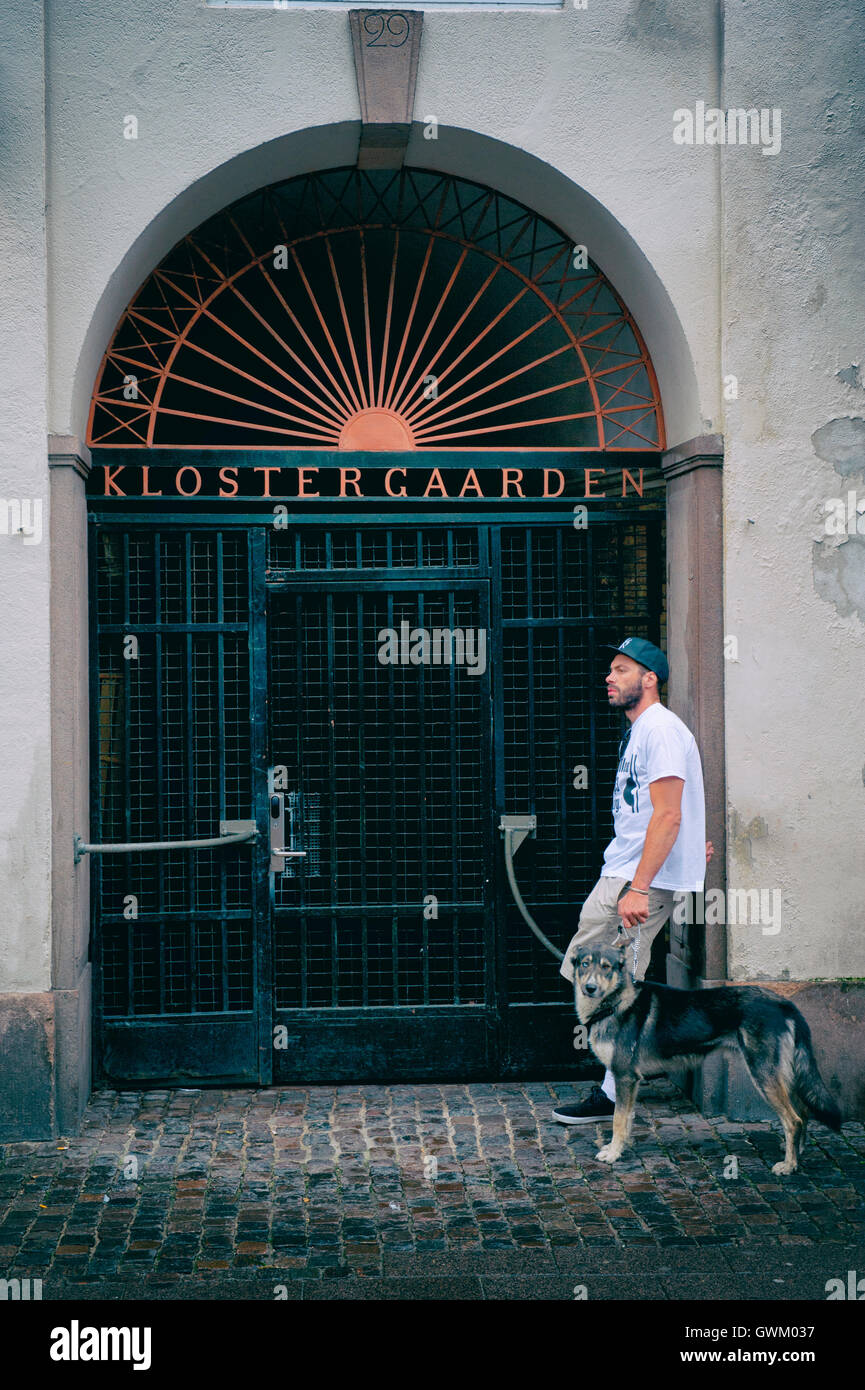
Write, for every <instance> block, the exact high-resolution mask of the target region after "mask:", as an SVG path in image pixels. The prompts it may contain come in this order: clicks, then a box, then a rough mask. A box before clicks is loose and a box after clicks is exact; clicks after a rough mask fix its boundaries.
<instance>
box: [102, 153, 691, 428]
mask: <svg viewBox="0 0 865 1390" xmlns="http://www.w3.org/2000/svg"><path fill="white" fill-rule="evenodd" d="M88 438H89V442H90V443H91V444H93V445H111V446H114V447H118V446H120V447H129V448H135V447H138V448H142V447H150V448H153V447H166V448H183V447H187V448H190V447H196V448H207V447H210V448H226V447H228V448H232V447H234V448H237V447H246V448H279V449H362V450H363V449H374V450H378V449H382V450H387V449H418V450H434V449H440V450H441V449H446V450H455V449H459V450H470V449H539V450H544V449H624V450H626V449H632V450H633V449H641V450H642V449H660V448H661V447H663V424H662V418H661V407H660V401H659V396H658V389H657V383H656V381H655V375H654V372H653V370H652V365H651V362H650V361H649V357H648V353H647V351H646V348H645V346H644V345H643V342H642V339H641V338H640V335H639V332H638V330H637V328H636V325H635V324H634V322H633V320H632V319H631V316H630V314H629V313H628V311H627V309H626V308H625V307H624V305H623V304H622V302H621V300H620V299H619V298H618V296H617V295H616V293H615V291H614V290H613V289H612V287H611V286H610V284H609V283H608V282H607V281H606V279H605V278H604V276H603V275H602V274H601V272H600V271H599V270H598V269H596V268H595V267H594V266H593V265H592V264H591V262H588V261H586V258H585V256H584V255H582V254H581V252H580V251H579V250H578V249H577V248H575V247H574V245H573V243H572V242H570V241H568V240H567V238H565V237H564V236H563V235H562V233H561V232H559V231H557V230H556V228H554V227H553V226H551V225H550V224H549V223H547V222H545V221H543V220H542V219H541V218H539V217H537V216H536V215H535V214H534V213H532V212H530V211H529V210H528V209H527V208H525V207H522V206H521V205H520V204H518V203H516V202H513V201H512V200H511V199H508V198H505V197H503V196H502V195H501V194H499V193H496V192H494V191H493V190H491V189H487V188H482V187H480V186H479V185H476V184H472V183H468V182H466V181H464V180H461V179H455V178H450V177H447V176H444V175H441V174H435V173H430V172H427V171H423V170H417V169H403V170H400V171H399V172H398V173H394V172H392V171H374V170H359V169H355V168H352V169H342V170H330V171H328V172H326V173H318V174H308V175H303V176H301V177H299V178H294V179H291V180H289V181H287V182H285V183H281V184H275V185H273V186H271V187H269V188H266V189H264V190H262V191H261V192H258V193H256V194H254V195H252V196H250V197H247V198H245V199H243V200H242V201H241V202H239V203H236V204H235V205H234V206H233V207H231V208H229V209H228V210H227V211H225V212H222V213H220V214H219V215H218V216H216V217H213V218H211V219H210V220H209V221H208V222H205V223H204V224H203V225H202V226H201V227H199V228H198V230H197V231H195V232H194V233H192V234H191V235H189V236H187V237H185V238H184V239H183V241H181V242H180V243H179V244H178V245H177V246H176V247H175V248H174V250H173V251H172V252H171V253H170V254H169V255H168V256H166V258H165V259H164V260H163V261H162V263H161V264H160V265H159V266H158V268H157V269H156V270H154V272H153V273H152V275H151V276H150V277H149V279H148V280H147V281H146V283H145V284H144V285H143V286H142V288H141V289H140V290H139V292H138V294H137V295H136V296H135V298H134V300H133V301H132V303H131V304H130V306H129V308H128V309H127V310H126V312H125V313H124V315H123V317H122V319H121V321H120V323H119V325H118V327H117V329H116V331H115V334H114V337H113V339H112V341H111V345H110V347H109V349H108V352H107V353H106V355H105V358H104V361H103V363H102V367H101V369H100V372H99V377H98V380H97V384H96V389H95V391H94V394H93V401H92V406H91V414H90V425H89V433H88Z"/></svg>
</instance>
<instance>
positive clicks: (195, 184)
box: [48, 0, 719, 442]
mask: <svg viewBox="0 0 865 1390" xmlns="http://www.w3.org/2000/svg"><path fill="white" fill-rule="evenodd" d="M659 6H660V7H661V9H660V12H659V8H658V7H659ZM110 8H111V7H110V6H107V3H106V0H83V3H81V4H78V5H76V6H75V7H74V8H71V7H69V6H68V5H66V4H63V3H57V2H56V0H50V24H49V44H48V55H49V56H48V64H49V73H50V82H51V90H52V102H51V110H50V126H51V153H50V159H51V164H50V170H51V227H52V233H53V235H52V249H51V283H52V291H53V296H54V297H53V299H52V306H53V309H54V315H53V324H52V329H53V331H52V343H51V363H52V370H51V398H50V399H51V406H50V409H51V420H52V428H53V429H56V430H57V431H58V432H67V431H69V432H72V433H76V432H77V433H80V432H81V431H82V430H83V427H84V422H83V411H84V408H85V405H86V400H87V397H88V396H89V393H90V389H91V384H92V377H93V374H94V373H95V370H96V367H97V366H98V359H99V355H100V354H101V352H102V351H103V350H104V347H105V346H106V343H107V339H108V336H109V335H110V332H111V330H112V328H113V326H114V321H116V318H117V317H118V316H119V314H120V312H122V309H123V307H124V305H125V303H126V302H127V300H128V298H129V297H130V296H131V294H132V293H134V291H135V289H136V288H137V285H138V283H140V281H141V280H142V279H143V278H144V277H145V275H146V274H147V272H148V271H149V270H150V269H151V267H152V265H153V263H154V262H155V261H157V260H158V259H159V257H160V256H161V255H162V254H164V252H165V251H167V250H168V249H169V248H170V246H171V245H172V244H173V242H174V241H175V240H176V239H177V237H178V236H179V235H181V234H182V233H183V232H184V231H186V230H189V229H191V227H193V226H195V225H196V223H198V222H200V221H201V220H202V219H203V218H204V217H205V216H207V215H208V214H209V213H210V212H212V211H215V210H217V208H219V207H220V206H222V205H224V203H225V202H226V201H228V200H229V199H232V198H236V197H239V196H240V195H241V194H242V193H244V192H246V191H247V190H248V189H250V188H253V187H255V186H256V185H257V184H260V183H262V182H267V181H271V180H275V179H278V178H283V177H289V176H290V175H292V174H294V173H297V172H301V171H302V169H303V168H304V167H316V165H318V167H321V165H322V163H324V164H325V165H327V164H331V165H336V164H339V163H342V162H353V158H354V153H355V150H356V128H353V127H351V126H346V125H345V123H347V122H348V123H352V122H356V121H357V120H358V119H359V115H360V110H359V104H358V97H357V88H356V83H355V76H354V66H353V63H352V59H351V44H350V36H349V27H348V16H347V14H345V13H344V12H341V11H322V10H317V11H316V10H310V11H301V12H298V11H279V10H271V9H266V10H263V11H240V10H232V11H224V10H213V9H206V8H204V7H202V6H200V5H197V4H196V3H195V0H148V3H147V5H145V6H131V7H129V8H128V9H126V8H124V10H123V14H122V18H117V19H116V20H112V19H110V17H108V11H109V10H110ZM659 13H660V18H659ZM683 67H684V69H685V70H686V71H687V73H688V74H689V76H688V78H687V80H686V79H684V78H683V77H682V71H683ZM716 72H717V53H716V38H715V12H714V5H713V3H712V2H711V0H697V3H696V4H695V2H694V0H657V4H655V5H649V6H648V9H647V6H646V0H604V3H603V4H602V5H601V4H594V3H593V4H592V5H590V8H589V10H586V11H578V10H575V9H573V7H572V6H571V7H569V8H567V9H564V10H562V11H561V12H558V13H552V14H532V13H526V12H522V13H514V14H503V13H496V12H486V13H480V14H471V13H460V12H446V13H429V12H428V13H427V14H426V15H425V17H424V36H423V44H422V50H421V60H420V68H419V74H418V93H417V102H416V114H417V116H418V117H419V118H420V117H424V116H426V115H427V114H433V115H435V116H436V117H437V118H438V120H439V122H440V126H441V128H442V129H441V138H440V140H439V141H438V142H433V141H424V140H423V139H422V137H420V136H416V137H415V139H414V141H413V146H412V148H411V150H410V152H409V159H410V161H411V160H414V161H415V162H417V163H423V164H428V165H431V166H435V165H439V166H440V167H446V168H449V169H451V171H452V172H462V173H465V174H467V175H469V176H474V177H479V178H480V179H481V180H482V181H492V182H494V183H497V184H498V185H499V186H501V187H502V188H503V191H505V192H509V193H511V194H513V195H514V196H515V197H518V198H523V199H524V200H526V201H531V202H533V204H534V205H535V206H536V207H537V210H538V211H540V212H542V213H546V214H547V215H550V216H553V215H555V216H556V218H557V220H558V221H559V222H560V223H562V225H564V229H565V230H566V231H568V232H570V233H572V234H573V235H574V236H575V238H576V239H577V240H582V241H585V242H586V244H587V246H588V249H589V253H590V255H592V256H593V257H594V258H595V259H596V260H597V261H598V263H599V264H600V265H601V266H602V268H603V269H605V270H607V271H608V273H610V274H611V276H612V278H613V280H614V283H616V281H617V280H618V281H619V283H620V287H621V290H622V293H623V294H625V295H626V298H627V297H628V296H627V290H632V291H633V293H631V295H630V301H631V302H630V304H629V307H631V308H632V310H633V312H634V313H635V314H636V315H637V317H638V319H639V317H640V309H641V308H644V307H646V306H644V305H643V304H642V303H640V302H639V301H640V298H641V294H642V293H643V290H642V289H641V283H640V282H641V280H642V281H646V280H648V279H649V278H650V277H652V276H653V274H654V275H656V276H657V277H658V279H659V282H660V286H663V291H662V293H666V294H667V295H668V296H669V298H670V301H671V305H672V307H671V309H670V314H671V316H672V317H675V315H678V316H679V318H680V320H681V324H682V326H683V327H684V333H685V337H684V338H683V339H682V341H683V342H684V341H685V338H686V339H687V343H688V344H689V346H690V349H691V353H692V354H693V359H694V361H695V363H696V366H697V376H698V380H699V383H700V392H701V396H702V406H701V407H700V406H698V405H697V403H696V400H697V391H696V389H695V387H694V382H693V366H692V365H691V362H690V361H689V360H688V354H687V353H686V352H684V351H681V350H680V351H679V355H678V357H676V356H675V353H673V354H672V356H671V359H670V362H669V363H668V364H666V368H667V381H666V383H665V396H666V403H667V414H668V417H670V432H671V436H674V439H673V442H678V441H679V440H680V439H682V438H688V437H690V436H692V435H694V434H696V433H699V432H700V430H701V429H702V428H703V420H704V419H705V420H709V421H711V422H712V426H713V427H715V426H717V423H718V411H719V406H718V371H717V343H718V302H717V284H718V274H717V265H718V262H717V232H718V212H717V170H716V169H715V168H713V167H712V166H711V163H710V162H705V163H704V164H703V165H702V166H700V167H699V168H688V167H686V165H685V164H684V163H683V161H682V160H681V159H677V158H676V157H675V156H676V153H677V151H676V148H675V147H674V145H673V143H672V138H671V132H672V112H673V109H674V108H675V107H676V106H677V105H679V104H680V97H684V96H685V94H686V93H687V92H688V91H689V90H690V85H691V82H692V81H697V82H698V84H699V87H700V90H701V91H709V92H711V91H712V90H713V89H714V82H715V80H716V78H715V74H716ZM127 114H132V115H136V116H137V117H138V121H139V138H138V140H137V141H131V140H124V138H123V118H124V116H125V115H127ZM328 127H330V128H331V129H332V135H330V134H329V133H328V130H327V129H326V128H328ZM322 128H325V129H324V130H322ZM310 129H312V130H314V131H318V132H319V138H318V140H317V141H316V140H313V139H312V138H311V137H306V138H304V139H303V140H299V141H295V142H292V141H291V140H285V139H284V137H286V136H288V135H289V134H290V133H291V132H302V131H304V130H307V131H308V130H310ZM460 130H465V131H469V132H477V133H479V134H480V135H481V136H482V137H485V140H486V142H489V141H495V142H499V144H500V145H502V146H505V147H508V146H510V147H512V148H513V149H515V150H516V151H522V152H524V153H525V155H526V156H531V157H532V158H534V160H536V161H539V164H538V167H537V169H536V171H535V173H534V175H533V176H532V178H531V184H529V183H527V182H524V181H523V180H522V179H521V177H520V171H519V168H518V161H515V159H514V158H513V157H512V156H510V155H507V154H505V155H504V156H503V158H502V159H501V160H500V161H497V160H496V159H495V157H493V158H492V160H491V155H490V152H489V149H486V150H485V151H483V152H480V151H479V149H478V147H477V144H475V146H474V147H472V146H471V142H468V147H465V148H464V144H465V142H461V139H460V137H459V135H458V134H457V133H456V132H457V131H460ZM274 142H277V143H274ZM279 142H282V143H279ZM262 147H264V150H265V152H266V153H267V154H269V156H270V158H269V159H267V158H262V157H259V158H258V159H255V158H254V157H251V158H249V159H246V160H243V159H242V156H243V155H244V153H245V152H249V151H256V150H259V151H261V149H262ZM313 159H314V161H315V162H313ZM232 160H238V161H239V162H238V164H237V165H236V166H235V168H234V169H233V170H232V169H230V168H229V171H228V173H227V174H226V177H224V178H222V179H219V178H210V179H208V175H209V174H210V171H213V170H219V169H220V167H221V166H226V165H229V163H230V161H232ZM524 162H525V164H526V165H528V164H529V163H530V160H529V159H528V158H527V159H526V160H525V161H524ZM458 164H459V165H460V167H458V168H457V167H455V166H456V165H458ZM253 170H254V171H255V174H254V176H253V172H252V171H253ZM547 171H550V172H552V173H555V172H556V171H558V180H559V183H560V190H559V191H558V193H556V192H554V190H553V187H552V182H553V181H554V180H547V181H546V182H547V183H548V184H549V186H547V187H545V178H544V174H545V172H547ZM202 181H203V182H202ZM574 186H577V187H578V188H582V189H584V190H586V193H587V194H588V195H590V199H591V198H593V199H595V200H597V203H598V204H600V205H602V206H603V207H606V208H607V209H608V210H609V214H608V218H607V220H608V223H609V224H610V225H609V227H608V228H607V229H606V230H605V231H604V232H603V233H602V230H601V228H600V227H597V228H593V227H592V226H591V225H590V228H589V234H588V235H585V228H586V221H587V219H586V217H584V216H583V215H582V206H583V205H582V204H581V201H580V198H579V196H578V195H577V192H576V189H575V187H574ZM567 188H570V190H571V191H570V198H569V197H568V195H567V193H566V192H565V190H566V189H567ZM196 189H197V190H198V192H199V194H200V197H199V198H198V200H197V205H196V199H195V198H194V197H192V198H190V197H189V191H190V190H196ZM217 190H218V195H217ZM176 200H180V202H181V203H182V206H183V212H184V220H183V225H179V224H178V220H177V219H175V218H174V217H172V209H173V208H174V206H175V203H176ZM545 202H549V203H550V206H544V205H543V204H544V203H545ZM154 219H156V220H157V222H158V223H159V224H160V225H159V226H157V227H154V225H153V224H154ZM589 223H591V218H589ZM617 223H618V224H619V226H618V228H617V225H616V224H617ZM148 228H151V229H152V235H150V236H148V235H147V229H148ZM139 238H143V239H142V240H141V242H140V244H139V245H138V247H137V249H136V255H135V256H134V257H133V258H131V259H130V258H129V248H130V247H133V246H135V244H136V242H137V241H138V240H139ZM629 239H630V241H631V243H632V244H634V245H635V246H636V247H639V248H641V250H642V252H643V253H644V256H645V257H646V258H647V260H646V261H645V262H644V269H645V271H646V274H645V275H644V276H642V277H636V276H632V277H631V278H632V280H633V283H632V284H628V285H621V279H622V276H621V275H617V274H616V272H617V270H618V269H619V268H620V266H622V265H623V264H626V263H627V259H628V252H627V250H626V248H625V243H627V242H628V240H629ZM619 243H621V244H619ZM133 265H134V273H133ZM651 267H653V268H654V270H652V269H651ZM624 273H625V278H626V279H627V278H628V276H627V272H626V271H625V272H624ZM136 277H137V278H136ZM113 290H116V293H113V292H112V291H113ZM635 297H636V300H637V301H638V302H633V301H634V299H635ZM649 302H650V300H647V304H648V303H649ZM109 305H110V313H109V312H108V306H109ZM94 316H97V318H98V321H99V329H100V331H99V333H98V334H97V335H95V337H94V339H93V340H88V339H87V333H88V327H89V326H90V325H91V324H92V323H94V322H95V319H94ZM109 320H110V322H109ZM103 329H104V332H103V331H102V330H103ZM646 330H647V334H648V336H650V337H651V333H652V331H653V330H654V331H655V332H656V333H657V331H658V330H657V328H656V325H655V324H654V323H653V322H651V321H649V322H647V323H646ZM679 331H680V332H681V330H679ZM668 336H669V335H668ZM96 339H98V342H99V347H98V351H97V349H96V347H95V341H96ZM650 346H652V347H653V348H654V356H655V357H656V358H657V359H658V362H659V366H661V365H665V364H664V358H665V356H666V355H669V354H665V351H664V345H663V344H661V343H656V344H650ZM76 369H78V376H77V378H76ZM686 378H690V379H689V380H688V381H687V385H685V384H684V383H685V381H686ZM85 383H86V385H85Z"/></svg>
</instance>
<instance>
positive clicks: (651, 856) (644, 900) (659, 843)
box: [619, 777, 685, 927]
mask: <svg viewBox="0 0 865 1390" xmlns="http://www.w3.org/2000/svg"><path fill="white" fill-rule="evenodd" d="M684 786H685V780H684V778H683V777H659V778H658V780H657V781H656V782H650V784H649V796H650V797H651V799H652V818H651V820H650V821H649V824H648V826H647V828H646V842H645V844H644V845H643V854H642V857H641V859H640V862H639V864H638V865H637V870H636V873H635V874H634V877H633V879H632V880H631V887H630V888H629V889H628V891H627V893H625V895H624V897H623V898H621V899H620V901H619V916H620V917H621V919H622V921H623V922H624V924H625V926H626V927H636V926H638V925H639V923H640V922H645V921H646V919H647V918H648V916H649V899H648V896H647V891H648V889H649V888H650V887H651V883H652V879H653V878H654V877H655V874H656V873H657V872H658V870H659V869H660V867H661V865H662V864H663V862H664V860H665V859H666V858H667V855H668V854H669V853H670V850H671V849H672V848H673V845H674V844H675V843H676V836H677V835H678V833H679V826H680V825H681V824H682V790H683V788H684ZM638 888H640V889H642V890H643V891H642V892H640V893H638V892H635V891H634V890H635V889H638Z"/></svg>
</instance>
